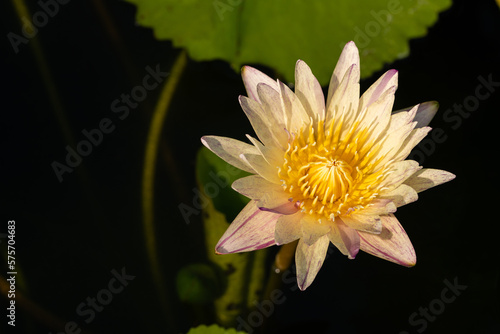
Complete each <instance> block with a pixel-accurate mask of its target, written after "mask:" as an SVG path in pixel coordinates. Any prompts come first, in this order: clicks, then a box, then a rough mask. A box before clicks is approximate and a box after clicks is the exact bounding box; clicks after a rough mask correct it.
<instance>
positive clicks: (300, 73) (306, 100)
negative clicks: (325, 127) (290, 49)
mask: <svg viewBox="0 0 500 334" xmlns="http://www.w3.org/2000/svg"><path fill="white" fill-rule="evenodd" d="M295 94H296V95H297V97H298V98H299V100H300V102H302V105H303V106H304V109H305V110H306V112H307V113H308V115H309V116H310V117H312V118H313V119H314V120H316V118H319V119H325V96H324V95H323V90H322V89H321V85H320V84H319V82H318V80H317V79H316V77H315V76H314V75H313V74H312V72H311V69H310V68H309V66H307V64H306V63H305V62H304V61H302V60H298V61H297V64H296V65H295Z"/></svg>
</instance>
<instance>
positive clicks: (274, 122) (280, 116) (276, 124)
mask: <svg viewBox="0 0 500 334" xmlns="http://www.w3.org/2000/svg"><path fill="white" fill-rule="evenodd" d="M257 92H258V94H259V98H260V102H261V105H262V109H263V111H264V113H265V114H266V115H268V118H269V119H270V129H269V130H270V131H271V133H272V134H273V136H274V137H275V138H276V141H277V142H278V143H279V144H280V147H281V148H283V149H285V148H286V146H287V141H288V135H287V133H286V126H285V123H286V115H285V110H284V109H283V108H284V106H283V101H282V100H281V94H280V92H279V91H277V90H275V89H274V88H272V87H271V86H269V85H267V84H263V83H260V84H258V85H257Z"/></svg>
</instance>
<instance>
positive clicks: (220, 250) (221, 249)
mask: <svg viewBox="0 0 500 334" xmlns="http://www.w3.org/2000/svg"><path fill="white" fill-rule="evenodd" d="M215 254H217V255H224V254H229V252H228V251H227V250H225V249H224V247H221V246H219V245H217V246H215Z"/></svg>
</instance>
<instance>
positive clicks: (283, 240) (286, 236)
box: [274, 212, 304, 245]
mask: <svg viewBox="0 0 500 334" xmlns="http://www.w3.org/2000/svg"><path fill="white" fill-rule="evenodd" d="M303 216H304V214H303V213H302V212H297V213H294V214H293V215H283V216H281V217H279V218H278V221H277V222H276V229H275V230H274V238H275V240H276V244H277V245H284V244H287V243H290V242H292V241H295V240H297V239H299V238H300V237H301V236H302V230H301V228H300V221H301V220H302V218H303Z"/></svg>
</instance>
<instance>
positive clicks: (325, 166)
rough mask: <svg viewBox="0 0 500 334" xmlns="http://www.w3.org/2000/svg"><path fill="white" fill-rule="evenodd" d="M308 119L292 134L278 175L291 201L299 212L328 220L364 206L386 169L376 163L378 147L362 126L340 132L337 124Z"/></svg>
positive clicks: (374, 194) (375, 193) (377, 186)
mask: <svg viewBox="0 0 500 334" xmlns="http://www.w3.org/2000/svg"><path fill="white" fill-rule="evenodd" d="M325 128H326V127H325V125H324V121H322V120H320V121H318V122H317V126H314V125H313V121H312V120H311V122H310V123H309V125H307V126H303V127H302V128H301V129H300V131H298V133H292V134H290V136H289V140H288V149H287V151H286V152H285V156H284V160H283V161H284V162H283V166H281V167H279V168H278V175H279V177H280V179H281V181H282V182H283V185H282V186H283V189H284V190H285V191H287V192H289V193H290V201H293V202H295V205H296V206H297V207H298V208H299V209H301V210H302V212H306V213H309V214H311V215H319V216H325V217H327V218H328V219H330V220H335V217H337V216H340V215H344V214H350V213H351V212H353V211H355V210H357V209H360V208H363V207H365V206H367V205H369V203H370V202H371V201H372V200H373V199H375V198H376V197H377V195H378V191H379V190H380V183H381V181H382V179H383V178H384V176H385V175H386V174H387V172H388V171H387V169H385V168H378V167H377V162H378V161H376V160H379V159H380V158H379V159H377V152H378V150H379V149H380V145H378V144H374V143H373V142H370V141H369V140H368V132H367V129H358V128H357V127H356V125H354V126H351V130H350V131H348V132H347V133H342V124H334V123H333V122H331V124H329V126H328V128H327V129H326V131H325Z"/></svg>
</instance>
